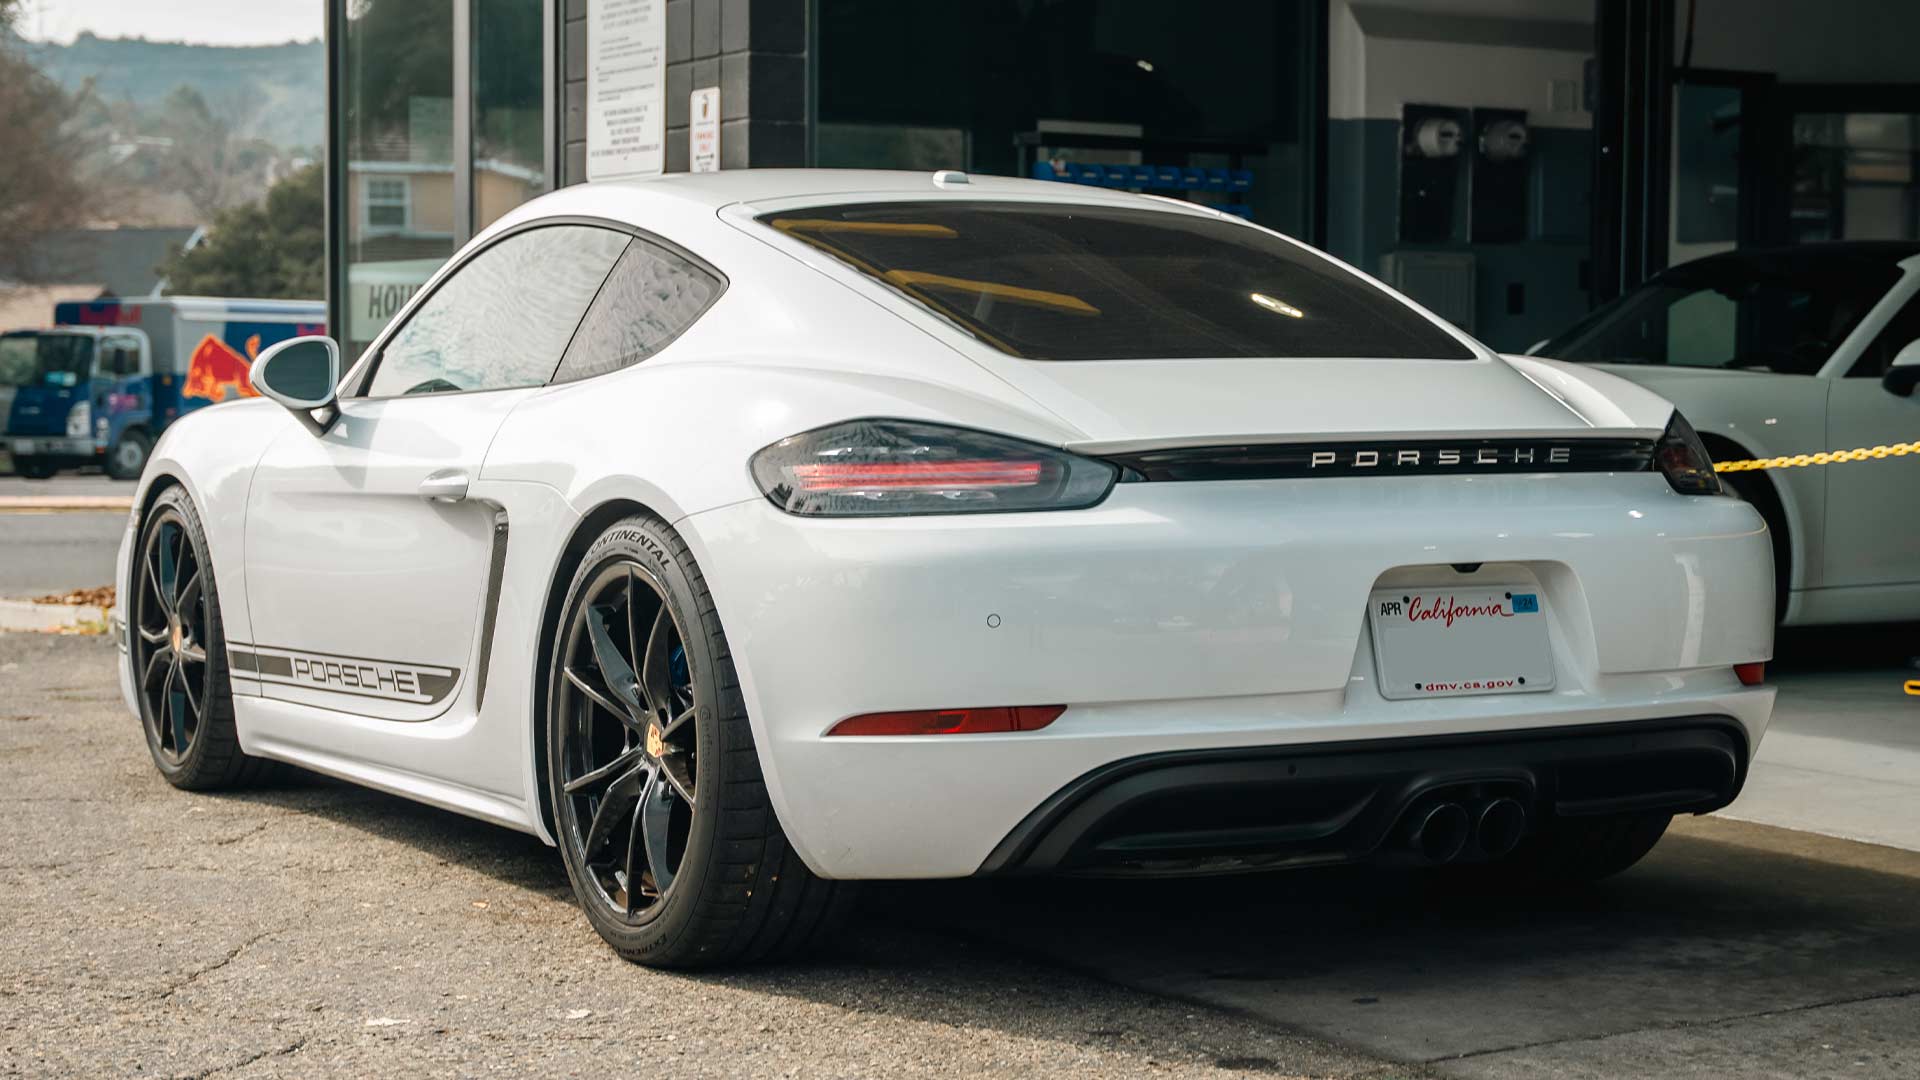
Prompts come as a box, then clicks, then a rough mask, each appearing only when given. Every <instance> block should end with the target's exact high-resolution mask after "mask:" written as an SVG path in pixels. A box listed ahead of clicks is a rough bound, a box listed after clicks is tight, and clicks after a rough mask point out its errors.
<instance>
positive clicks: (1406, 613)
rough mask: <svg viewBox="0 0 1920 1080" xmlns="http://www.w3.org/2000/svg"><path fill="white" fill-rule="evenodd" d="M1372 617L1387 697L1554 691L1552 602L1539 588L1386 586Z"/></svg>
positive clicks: (1371, 611)
mask: <svg viewBox="0 0 1920 1080" xmlns="http://www.w3.org/2000/svg"><path fill="white" fill-rule="evenodd" d="M1367 622H1368V624H1369V625H1370V626H1371V627H1372V629H1373V656H1374V666H1375V667H1376V669H1377V670H1378V672H1379V676H1380V693H1381V695H1382V696H1384V697H1387V698H1390V699H1393V700H1402V699H1406V698H1427V697H1458V696H1461V695H1464V694H1526V693H1532V692H1535V691H1539V690H1551V689H1553V651H1552V649H1551V648H1550V647H1549V645H1548V643H1547V599H1546V597H1545V596H1543V595H1541V593H1540V590H1539V588H1538V587H1537V586H1532V585H1514V586H1506V585H1493V586H1479V587H1476V588H1472V589H1432V588H1426V589H1406V588H1402V589H1382V590H1379V591H1377V592H1375V593H1374V594H1373V597H1372V599H1371V600H1370V601H1369V602H1368V611H1367Z"/></svg>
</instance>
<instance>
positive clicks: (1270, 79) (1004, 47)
mask: <svg viewBox="0 0 1920 1080" xmlns="http://www.w3.org/2000/svg"><path fill="white" fill-rule="evenodd" d="M1324 10H1325V8H1324V5H1323V4H1320V3H1317V2H1315V0H1273V2H1271V3H1263V4H1244V5H1233V6H1232V13H1231V14H1230V15H1224V14H1215V15H1208V16H1205V17H1202V16H1197V15H1196V14H1195V12H1194V10H1192V6H1191V5H1181V4H1173V3H1166V2H1164V0H1100V2H1098V3H1096V2H1093V0H1057V2H1048V3H994V4H920V3H901V2H899V0H818V3H817V4H816V5H815V6H814V11H815V13H816V17H817V20H818V23H817V25H818V50H819V59H818V65H817V66H818V70H819V123H818V126H817V128H816V131H815V141H814V159H815V164H817V165H821V166H828V167H832V166H852V167H862V168H914V169H938V168H952V169H969V170H972V171H975V172H980V173H999V174H1003V175H1005V174H1017V175H1030V174H1032V172H1033V169H1034V166H1035V164H1036V162H1039V163H1053V164H1054V165H1055V166H1057V167H1058V168H1066V167H1069V166H1082V167H1086V166H1093V165H1100V166H1103V167H1104V166H1108V165H1127V166H1155V167H1160V168H1176V167H1184V168H1195V169H1207V168H1214V169H1221V168H1231V169H1234V170H1235V171H1236V172H1238V173H1239V177H1238V178H1237V179H1236V180H1235V181H1234V183H1235V186H1234V188H1233V189H1232V191H1231V192H1230V193H1229V192H1225V191H1222V190H1220V188H1219V185H1217V184H1213V183H1212V182H1211V181H1209V186H1208V187H1206V188H1205V189H1204V190H1196V189H1194V188H1193V185H1186V186H1185V189H1183V190H1179V191H1171V190H1169V191H1168V192H1166V193H1172V194H1176V195H1177V196H1180V197H1185V198H1190V199H1194V200H1196V201H1201V202H1213V203H1221V204H1227V205H1231V206H1232V207H1233V208H1234V209H1235V210H1239V211H1245V212H1246V213H1248V214H1250V215H1251V216H1252V218H1253V219H1254V220H1256V221H1258V222H1260V223H1261V224H1264V225H1270V226H1273V227H1275V228H1278V229H1280V230H1282V231H1286V232H1292V233H1296V234H1300V235H1307V234H1309V233H1310V232H1311V230H1312V226H1313V218H1314V209H1313V205H1312V190H1313V189H1312V184H1313V182H1314V181H1313V179H1312V177H1311V176H1310V173H1311V171H1312V162H1313V161H1314V154H1315V153H1316V150H1315V148H1314V147H1312V146H1311V145H1310V142H1311V140H1312V139H1314V138H1315V137H1316V135H1315V123H1314V121H1315V119H1316V116H1317V112H1316V110H1318V109H1319V108H1320V105H1319V98H1318V91H1317V90H1316V86H1317V85H1318V80H1319V75H1320V73H1319V67H1318V63H1317V61H1318V59H1319V57H1320V53H1321V50H1323V49H1324V48H1325V44H1324V43H1325V41H1326V30H1325V28H1324V25H1323V24H1322V23H1321V22H1320V18H1321V13H1323V12H1324ZM1125 186H1130V187H1131V186H1137V185H1132V184H1129V185H1125ZM1155 190H1161V189H1160V188H1159V187H1156V188H1155Z"/></svg>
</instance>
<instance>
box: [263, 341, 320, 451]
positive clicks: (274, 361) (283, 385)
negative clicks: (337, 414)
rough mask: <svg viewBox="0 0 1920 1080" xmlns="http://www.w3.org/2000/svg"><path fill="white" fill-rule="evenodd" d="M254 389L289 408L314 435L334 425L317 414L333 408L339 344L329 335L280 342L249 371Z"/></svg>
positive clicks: (264, 353)
mask: <svg viewBox="0 0 1920 1080" xmlns="http://www.w3.org/2000/svg"><path fill="white" fill-rule="evenodd" d="M249 378H251V379H252V380H253V387H254V389H256V390H258V391H260V392H261V393H262V394H264V395H266V396H267V397H269V398H272V399H273V400H274V401H277V402H279V403H280V404H281V405H283V406H285V407H286V408H287V409H288V410H290V411H291V412H292V413H293V415H294V416H295V417H296V418H298V419H299V421H300V422H301V423H303V424H305V425H306V426H307V428H308V430H310V431H312V432H313V433H314V434H315V435H324V434H326V431H327V428H328V427H330V426H331V425H332V421H333V417H332V416H331V415H329V416H328V417H327V420H326V421H325V422H322V421H320V420H317V419H315V418H314V415H313V414H314V412H315V411H316V410H319V409H331V408H332V406H333V399H334V387H335V385H337V384H338V383H339V382H340V346H338V345H336V344H334V341H333V339H332V338H330V337H297V338H292V339H289V340H287V341H283V342H280V343H279V344H278V345H275V346H273V347H272V348H270V349H268V350H267V351H266V352H263V353H261V354H260V358H259V359H257V360H255V361H254V362H253V368H252V370H251V371H250V372H249Z"/></svg>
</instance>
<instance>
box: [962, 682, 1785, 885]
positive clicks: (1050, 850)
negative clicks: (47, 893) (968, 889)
mask: <svg viewBox="0 0 1920 1080" xmlns="http://www.w3.org/2000/svg"><path fill="white" fill-rule="evenodd" d="M1747 761H1748V748H1747V738H1746V731H1745V729H1744V728H1742V727H1741V726H1740V725H1739V724H1738V723H1736V722H1734V721H1733V720H1731V719H1730V718H1727V717H1687V718H1683V719H1676V720H1654V721H1642V722H1637V723H1626V724H1607V725H1594V726H1582V727H1572V728H1548V729H1539V730H1532V731H1518V732H1509V733H1506V734H1503V735H1499V736H1491V737H1490V736H1485V735H1442V736H1427V737H1416V738H1409V739H1381V740H1374V741H1367V742H1345V743H1323V744H1320V745H1317V746H1283V747H1259V748H1252V749H1233V750H1200V751H1184V752H1177V753H1163V754H1148V755H1143V756H1141V757H1136V758H1129V759H1126V760H1123V761H1116V762H1113V763H1112V764H1109V765H1106V766H1103V767H1101V768H1098V769H1095V770H1093V771H1092V772H1089V773H1087V774H1086V775H1084V776H1081V777H1080V778H1078V779H1076V780H1075V781H1073V782H1072V783H1071V784H1068V785H1067V786H1066V787H1065V788H1063V789H1061V790H1060V791H1059V792H1056V793H1055V794H1054V795H1053V797H1051V798H1049V799H1048V800H1047V801H1046V802H1044V803H1042V804H1041V805H1040V806H1039V807H1037V808H1036V809H1035V810H1034V811H1033V812H1032V813H1030V814H1028V815H1027V816H1026V818H1025V819H1023V820H1022V821H1021V822H1020V824H1019V825H1017V826H1015V827H1014V829H1013V831H1012V832H1010V833H1008V834H1007V836H1006V837H1005V838H1004V839H1002V840H1001V841H1000V843H999V844H998V845H997V846H996V847H995V848H994V850H993V853H992V854H991V855H989V856H987V859H986V861H985V862H984V863H983V864H981V867H980V871H979V872H980V873H981V874H1017V873H1048V872H1067V873H1094V874H1141V875H1156V874H1157V875H1172V874H1204V873H1225V872H1233V871H1242V870H1259V869H1271V868H1276V867H1282V866H1311V865H1324V864H1328V863H1338V862H1349V861H1353V860H1357V859H1364V858H1367V857H1369V856H1372V855H1375V854H1377V853H1379V852H1380V851H1381V850H1382V848H1383V847H1386V846H1389V845H1391V844H1393V842H1394V839H1395V838H1396V836H1397V835H1398V834H1399V833H1400V832H1402V831H1404V829H1403V826H1404V824H1405V822H1406V820H1407V818H1408V814H1409V810H1410V809H1411V808H1413V807H1416V806H1419V805H1421V804H1422V803H1423V802H1424V801H1425V800H1429V799H1440V798H1453V797H1457V798H1459V799H1460V800H1461V801H1463V802H1471V801H1472V800H1474V799H1490V798H1493V797H1505V798H1512V799H1516V800H1518V801H1519V802H1520V803H1521V804H1522V805H1523V806H1525V807H1526V809H1527V811H1528V819H1527V820H1528V822H1529V828H1530V829H1532V830H1537V829H1540V828H1544V827H1549V826H1550V825H1551V822H1552V821H1553V820H1554V819H1556V818H1578V817H1594V816H1599V815H1607V814H1624V813H1670V814H1672V813H1707V812H1709V811H1712V810H1718V809H1719V808H1721V807H1723V806H1725V805H1727V804H1728V803H1730V802H1732V801H1733V800H1734V797H1735V796H1737V795H1738V794H1739V793H1740V789H1741V787H1742V786H1743V785H1744V784H1745V783H1746V776H1747ZM1467 857H1469V858H1471V857H1472V853H1471V851H1469V853H1468V855H1467Z"/></svg>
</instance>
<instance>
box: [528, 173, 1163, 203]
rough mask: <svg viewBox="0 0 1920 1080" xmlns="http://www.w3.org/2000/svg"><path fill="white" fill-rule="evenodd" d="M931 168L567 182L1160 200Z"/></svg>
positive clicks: (675, 191)
mask: <svg viewBox="0 0 1920 1080" xmlns="http://www.w3.org/2000/svg"><path fill="white" fill-rule="evenodd" d="M936 175H943V174H936V173H932V172H908V171H902V170H889V169H727V170H724V171H721V172H710V173H667V174H665V175H662V176H652V177H646V178H643V179H636V180H597V181H594V182H592V183H589V184H585V185H576V186H574V187H571V188H562V189H560V191H559V192H556V193H555V194H562V193H565V192H568V191H582V190H585V189H595V190H601V191H605V190H608V189H611V188H627V189H631V190H632V191H633V192H635V193H636V194H645V195H647V196H649V197H653V198H662V197H664V198H672V199H679V200H684V201H686V202H689V203H694V204H697V205H702V206H708V207H713V208H715V209H718V208H720V207H723V206H729V205H732V204H734V203H759V202H773V201H776V200H788V199H806V198H822V199H825V198H831V197H834V196H844V195H860V196H878V197H881V198H886V197H889V196H900V197H902V198H929V199H939V198H956V197H957V198H966V197H968V196H973V197H977V198H991V197H994V196H1000V195H1024V196H1028V197H1032V196H1035V195H1038V196H1043V197H1046V198H1050V199H1055V200H1059V201H1063V202H1099V203H1113V202H1120V203H1131V204H1133V205H1137V206H1138V205H1145V206H1151V205H1152V203H1153V202H1154V201H1157V200H1143V199H1142V198H1141V197H1140V196H1138V195H1133V194H1130V193H1128V192H1124V191H1119V190H1116V189H1105V188H1097V187H1090V186H1088V185H1085V184H1072V183H1061V182H1057V181H1049V180H1022V179H1019V178H1017V177H1011V176H981V175H974V174H968V173H961V172H958V171H957V170H955V171H950V172H947V173H945V174H944V175H945V176H948V177H965V181H964V182H955V181H954V180H953V179H947V180H946V181H945V182H942V183H936V182H935V179H934V178H935V176H936Z"/></svg>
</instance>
